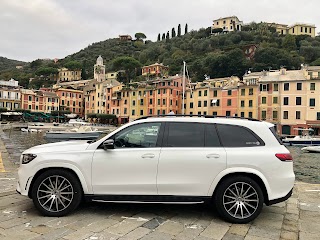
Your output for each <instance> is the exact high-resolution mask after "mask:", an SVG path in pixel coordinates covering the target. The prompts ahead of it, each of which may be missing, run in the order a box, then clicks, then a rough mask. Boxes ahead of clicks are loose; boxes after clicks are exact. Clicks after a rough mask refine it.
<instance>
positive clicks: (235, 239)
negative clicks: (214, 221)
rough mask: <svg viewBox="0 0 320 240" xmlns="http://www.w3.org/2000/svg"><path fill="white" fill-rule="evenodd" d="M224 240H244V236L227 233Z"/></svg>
mask: <svg viewBox="0 0 320 240" xmlns="http://www.w3.org/2000/svg"><path fill="white" fill-rule="evenodd" d="M222 240H244V236H240V235H235V234H231V233H226V235H224V236H223V238H222Z"/></svg>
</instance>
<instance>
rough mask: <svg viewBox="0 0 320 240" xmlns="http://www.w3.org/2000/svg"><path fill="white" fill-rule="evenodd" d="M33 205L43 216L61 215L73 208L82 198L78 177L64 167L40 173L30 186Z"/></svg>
mask: <svg viewBox="0 0 320 240" xmlns="http://www.w3.org/2000/svg"><path fill="white" fill-rule="evenodd" d="M32 199H33V203H34V205H35V207H36V208H37V209H38V210H39V211H40V212H41V213H42V214H43V215H45V216H50V217H61V216H64V215H67V214H68V213H70V212H71V211H73V210H75V209H76V208H77V207H78V206H79V204H80V202H81V199H82V188H81V184H80V182H79V180H78V178H77V177H76V176H75V174H73V173H72V172H69V171H67V170H64V169H52V170H48V171H46V172H44V173H42V174H41V175H40V176H38V178H37V179H36V180H35V182H34V184H33V187H32Z"/></svg>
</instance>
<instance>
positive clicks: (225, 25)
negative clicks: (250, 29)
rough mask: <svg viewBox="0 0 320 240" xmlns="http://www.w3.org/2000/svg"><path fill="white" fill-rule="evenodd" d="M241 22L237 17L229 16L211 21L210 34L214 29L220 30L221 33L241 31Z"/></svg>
mask: <svg viewBox="0 0 320 240" xmlns="http://www.w3.org/2000/svg"><path fill="white" fill-rule="evenodd" d="M242 25H243V22H242V21H240V20H239V18H238V17H237V16H230V17H224V18H219V19H216V20H213V23H212V27H211V32H213V33H214V30H215V29H222V30H223V32H233V31H241V27H242Z"/></svg>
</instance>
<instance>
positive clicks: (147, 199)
mask: <svg viewBox="0 0 320 240" xmlns="http://www.w3.org/2000/svg"><path fill="white" fill-rule="evenodd" d="M85 200H86V201H93V202H118V203H168V204H174V203H176V204H197V203H204V202H206V201H208V200H211V197H202V196H169V195H165V196H163V195H85Z"/></svg>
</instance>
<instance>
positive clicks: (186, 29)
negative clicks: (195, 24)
mask: <svg viewBox="0 0 320 240" xmlns="http://www.w3.org/2000/svg"><path fill="white" fill-rule="evenodd" d="M187 33H188V23H186V26H185V28H184V34H187Z"/></svg>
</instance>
